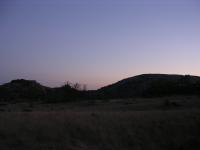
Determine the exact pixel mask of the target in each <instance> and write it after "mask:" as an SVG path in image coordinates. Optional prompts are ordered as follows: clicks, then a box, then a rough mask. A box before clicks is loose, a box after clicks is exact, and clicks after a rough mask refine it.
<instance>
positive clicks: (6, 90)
mask: <svg viewBox="0 0 200 150" xmlns="http://www.w3.org/2000/svg"><path fill="white" fill-rule="evenodd" d="M80 93H81V91H78V90H76V89H74V88H72V87H71V86H70V85H67V84H66V85H64V86H61V87H58V88H49V87H46V86H43V85H41V84H39V83H38V82H36V81H34V80H24V79H18V80H12V81H11V82H10V83H6V84H4V85H1V86H0V100H10V101H12V100H20V101H21V100H23V99H26V100H27V99H28V100H34V101H36V100H43V101H48V102H56V101H59V102H60V101H69V100H75V99H77V98H78V97H79V96H80Z"/></svg>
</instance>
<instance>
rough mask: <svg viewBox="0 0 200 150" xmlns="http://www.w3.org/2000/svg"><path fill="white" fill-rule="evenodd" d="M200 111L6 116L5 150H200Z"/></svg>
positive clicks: (1, 117)
mask: <svg viewBox="0 0 200 150" xmlns="http://www.w3.org/2000/svg"><path fill="white" fill-rule="evenodd" d="M199 143H200V112H199V111H137V112H128V111H127V112H89V111H88V112H73V111H65V112H64V111H63V112H23V113H22V112H19V113H16V112H15V113H1V114H0V149H1V150H129V149H131V150H132V149H134V150H147V149H148V150H169V149H170V150H188V149H190V150H197V149H200V144H199Z"/></svg>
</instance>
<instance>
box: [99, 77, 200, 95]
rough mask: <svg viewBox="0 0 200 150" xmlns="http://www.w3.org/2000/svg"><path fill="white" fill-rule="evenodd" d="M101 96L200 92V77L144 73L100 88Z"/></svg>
mask: <svg viewBox="0 0 200 150" xmlns="http://www.w3.org/2000/svg"><path fill="white" fill-rule="evenodd" d="M98 93H99V96H102V97H108V98H128V97H135V96H148V97H151V96H166V95H175V94H181V95H182V94H197V93H200V77H198V76H191V75H176V74H173V75H170V74H142V75H137V76H134V77H130V78H126V79H123V80H121V81H118V82H116V83H114V84H111V85H108V86H105V87H103V88H100V89H99V90H98Z"/></svg>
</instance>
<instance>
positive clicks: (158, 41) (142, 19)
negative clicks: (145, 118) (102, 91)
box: [0, 0, 200, 89]
mask: <svg viewBox="0 0 200 150" xmlns="http://www.w3.org/2000/svg"><path fill="white" fill-rule="evenodd" d="M143 73H172V74H192V75H199V76H200V2H199V1H198V0H135V1H134V0H0V84H2V83H5V82H9V81H10V80H12V79H17V78H25V79H34V80H37V81H39V82H40V83H42V84H44V85H47V86H60V85H62V84H63V83H64V82H66V81H71V82H79V83H81V84H87V87H88V89H96V88H99V87H101V86H105V85H107V84H110V83H113V82H116V81H118V80H121V79H123V78H126V77H130V76H134V75H138V74H143Z"/></svg>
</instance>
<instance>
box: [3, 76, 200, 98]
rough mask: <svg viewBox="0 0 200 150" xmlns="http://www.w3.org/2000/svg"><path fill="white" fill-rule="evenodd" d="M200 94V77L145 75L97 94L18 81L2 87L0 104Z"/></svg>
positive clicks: (70, 87) (123, 81) (115, 84)
mask: <svg viewBox="0 0 200 150" xmlns="http://www.w3.org/2000/svg"><path fill="white" fill-rule="evenodd" d="M170 95H200V77H198V76H191V75H170V74H142V75H137V76H134V77H130V78H126V79H123V80H121V81H118V82H116V83H114V84H111V85H108V86H105V87H102V88H100V89H98V90H93V91H80V90H77V89H75V88H73V87H72V86H70V85H68V84H67V85H64V86H62V87H57V88H49V87H46V86H43V85H41V84H40V83H38V82H37V81H35V80H25V79H18V80H12V81H11V82H10V83H6V84H3V85H0V101H5V100H6V101H11V100H16V99H20V100H31V101H32V100H34V101H36V100H40V101H48V102H67V101H74V100H83V99H110V98H131V97H158V96H170Z"/></svg>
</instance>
